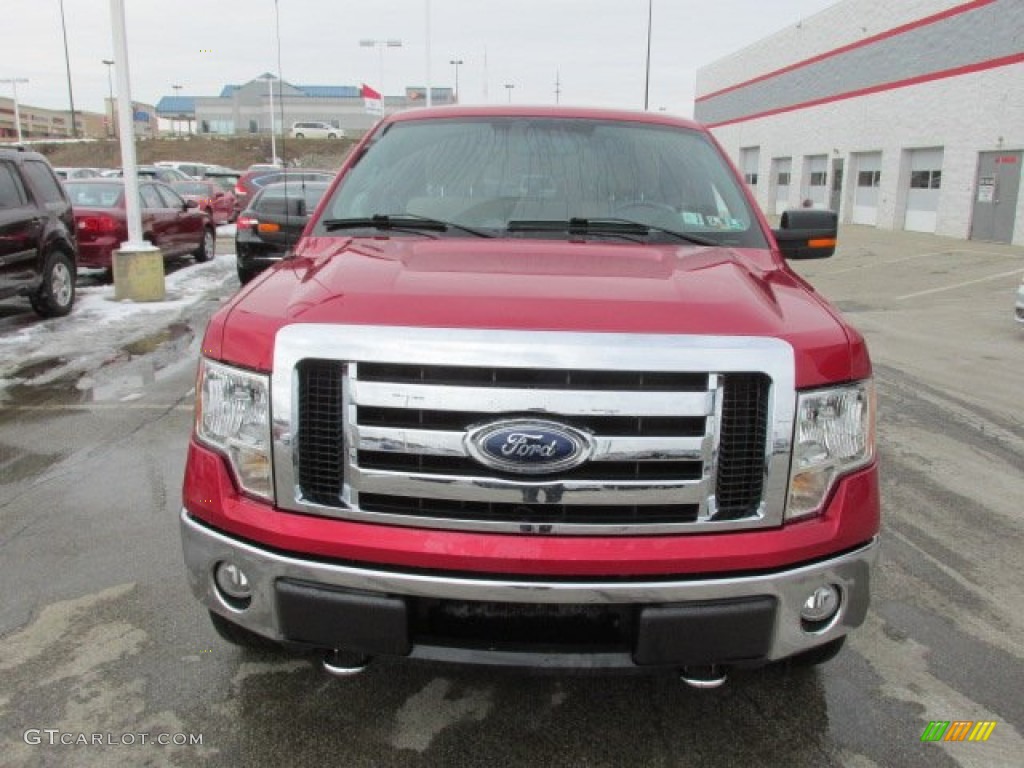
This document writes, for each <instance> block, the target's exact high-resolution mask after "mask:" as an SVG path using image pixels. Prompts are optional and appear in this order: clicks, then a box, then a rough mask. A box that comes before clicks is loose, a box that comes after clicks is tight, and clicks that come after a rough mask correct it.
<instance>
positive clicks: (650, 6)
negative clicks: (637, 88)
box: [644, 0, 654, 112]
mask: <svg viewBox="0 0 1024 768" xmlns="http://www.w3.org/2000/svg"><path fill="white" fill-rule="evenodd" d="M653 12H654V0H647V70H646V75H645V76H644V111H645V112H646V111H647V104H648V101H649V97H650V93H651V19H652V18H653Z"/></svg>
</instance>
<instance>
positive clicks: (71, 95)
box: [60, 0, 78, 139]
mask: <svg viewBox="0 0 1024 768" xmlns="http://www.w3.org/2000/svg"><path fill="white" fill-rule="evenodd" d="M60 28H61V29H62V30H63V32H64V63H65V64H66V65H67V70H68V101H70V102H71V136H72V138H75V139H77V138H78V125H77V122H76V121H75V94H74V92H73V91H72V90H71V57H70V56H69V55H68V28H67V25H66V24H65V23H64V0H60Z"/></svg>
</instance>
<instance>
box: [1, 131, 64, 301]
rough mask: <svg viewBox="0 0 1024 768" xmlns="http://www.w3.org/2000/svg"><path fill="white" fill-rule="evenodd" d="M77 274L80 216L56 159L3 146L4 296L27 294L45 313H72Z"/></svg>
mask: <svg viewBox="0 0 1024 768" xmlns="http://www.w3.org/2000/svg"><path fill="white" fill-rule="evenodd" d="M77 276H78V243H77V241H76V239H75V217H74V214H73V213H72V211H71V202H70V201H69V200H68V196H67V193H66V192H65V191H64V187H63V186H62V185H61V183H60V181H58V180H57V176H56V175H55V174H54V172H53V168H52V167H51V166H50V163H49V162H48V161H47V160H46V158H45V157H43V156H42V155H40V154H38V153H36V152H27V151H25V150H23V149H20V148H18V149H0V299H6V298H9V297H11V296H19V295H20V296H27V297H28V300H29V301H30V302H31V303H32V308H33V309H35V311H36V312H38V313H39V314H40V315H42V316H43V317H59V316H61V315H66V314H68V313H69V312H70V311H71V307H72V305H73V304H74V302H75V280H76V279H77Z"/></svg>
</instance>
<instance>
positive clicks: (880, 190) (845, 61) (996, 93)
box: [695, 0, 1024, 245]
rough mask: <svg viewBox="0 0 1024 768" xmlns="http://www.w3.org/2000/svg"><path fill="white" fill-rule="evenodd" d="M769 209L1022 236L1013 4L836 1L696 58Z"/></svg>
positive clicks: (724, 136) (954, 232) (1023, 100)
mask: <svg viewBox="0 0 1024 768" xmlns="http://www.w3.org/2000/svg"><path fill="white" fill-rule="evenodd" d="M695 116H696V118H697V119H698V120H700V121H701V122H704V123H706V124H707V125H709V126H711V128H712V131H713V132H714V134H715V136H716V137H717V138H718V140H719V141H720V142H721V143H722V145H723V146H724V147H725V149H726V151H727V152H728V153H729V154H730V156H731V157H732V158H733V159H734V161H735V162H736V164H737V166H738V167H739V168H740V170H741V171H742V172H743V174H744V175H745V176H746V177H747V180H748V183H749V184H750V185H751V188H752V189H753V191H754V193H755V195H756V197H757V199H758V201H759V202H760V204H761V206H762V207H763V208H764V210H765V211H766V212H767V213H769V214H774V213H777V212H780V211H782V210H783V209H784V208H793V207H799V206H800V205H801V204H803V203H804V201H807V200H810V201H812V204H813V205H815V206H816V207H827V208H832V209H833V210H838V211H839V217H840V221H842V222H847V223H857V224H869V225H874V226H878V227H881V228H885V229H907V230H913V231H922V232H934V233H936V234H940V235H948V236H952V237H959V238H971V239H976V240H988V241H997V242H1012V243H1015V244H1018V245H1024V190H1021V186H1022V185H1021V170H1022V166H1024V156H1022V155H1024V0H971V1H970V2H965V1H964V0H959V1H957V0H899V2H893V0H842V1H841V2H837V3H836V4H835V5H833V6H831V7H829V8H827V9H825V10H824V11H821V12H820V13H818V14H816V15H814V16H812V17H810V18H808V19H805V20H803V21H802V22H800V23H799V24H797V25H796V26H794V27H790V28H788V29H785V30H782V31H781V32H779V33H777V34H775V35H773V36H771V37H769V38H766V39H765V40H762V41H760V42H758V43H756V44H754V45H752V46H750V47H748V48H746V49H744V50H742V51H740V52H738V53H736V54H733V55H732V56H729V57H727V58H725V59H722V60H720V61H717V62H715V63H713V64H711V65H709V66H707V67H704V68H702V69H701V70H699V72H698V74H697V102H696V109H695Z"/></svg>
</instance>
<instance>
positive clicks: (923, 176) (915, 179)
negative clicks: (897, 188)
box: [910, 171, 942, 189]
mask: <svg viewBox="0 0 1024 768" xmlns="http://www.w3.org/2000/svg"><path fill="white" fill-rule="evenodd" d="M941 187H942V171H911V172H910V188H911V189H940V188H941Z"/></svg>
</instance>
